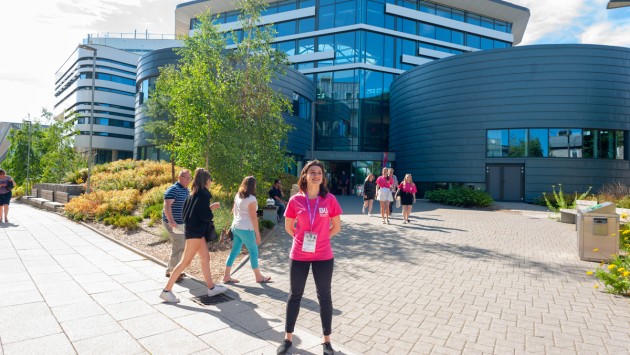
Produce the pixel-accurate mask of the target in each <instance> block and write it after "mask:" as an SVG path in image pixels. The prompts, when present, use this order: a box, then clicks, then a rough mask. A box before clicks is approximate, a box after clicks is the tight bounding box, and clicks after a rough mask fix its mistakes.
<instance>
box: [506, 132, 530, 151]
mask: <svg viewBox="0 0 630 355" xmlns="http://www.w3.org/2000/svg"><path fill="white" fill-rule="evenodd" d="M508 139H509V147H508V156H509V157H510V158H518V157H524V156H526V154H527V130H526V129H510V130H509V138H508Z"/></svg>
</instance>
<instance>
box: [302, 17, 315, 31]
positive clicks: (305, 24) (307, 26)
mask: <svg viewBox="0 0 630 355" xmlns="http://www.w3.org/2000/svg"><path fill="white" fill-rule="evenodd" d="M299 26H300V33H305V32H312V31H315V17H310V18H303V19H300V20H299Z"/></svg>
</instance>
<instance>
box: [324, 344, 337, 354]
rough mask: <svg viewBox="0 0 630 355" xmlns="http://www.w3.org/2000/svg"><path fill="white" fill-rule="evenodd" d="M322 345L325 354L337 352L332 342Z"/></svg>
mask: <svg viewBox="0 0 630 355" xmlns="http://www.w3.org/2000/svg"><path fill="white" fill-rule="evenodd" d="M322 347H323V348H324V355H333V354H334V353H335V350H334V349H333V348H332V345H330V343H322Z"/></svg>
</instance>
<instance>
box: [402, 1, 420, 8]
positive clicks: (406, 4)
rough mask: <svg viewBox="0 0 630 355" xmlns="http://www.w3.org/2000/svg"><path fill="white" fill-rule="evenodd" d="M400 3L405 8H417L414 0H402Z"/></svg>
mask: <svg viewBox="0 0 630 355" xmlns="http://www.w3.org/2000/svg"><path fill="white" fill-rule="evenodd" d="M401 5H402V7H406V8H408V9H414V10H416V9H417V5H416V2H415V1H407V0H403V2H402V4H401Z"/></svg>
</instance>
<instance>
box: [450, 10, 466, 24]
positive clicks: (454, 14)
mask: <svg viewBox="0 0 630 355" xmlns="http://www.w3.org/2000/svg"><path fill="white" fill-rule="evenodd" d="M464 17H465V16H464V11H461V10H456V9H453V10H451V18H452V19H453V20H456V21H462V22H464Z"/></svg>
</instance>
